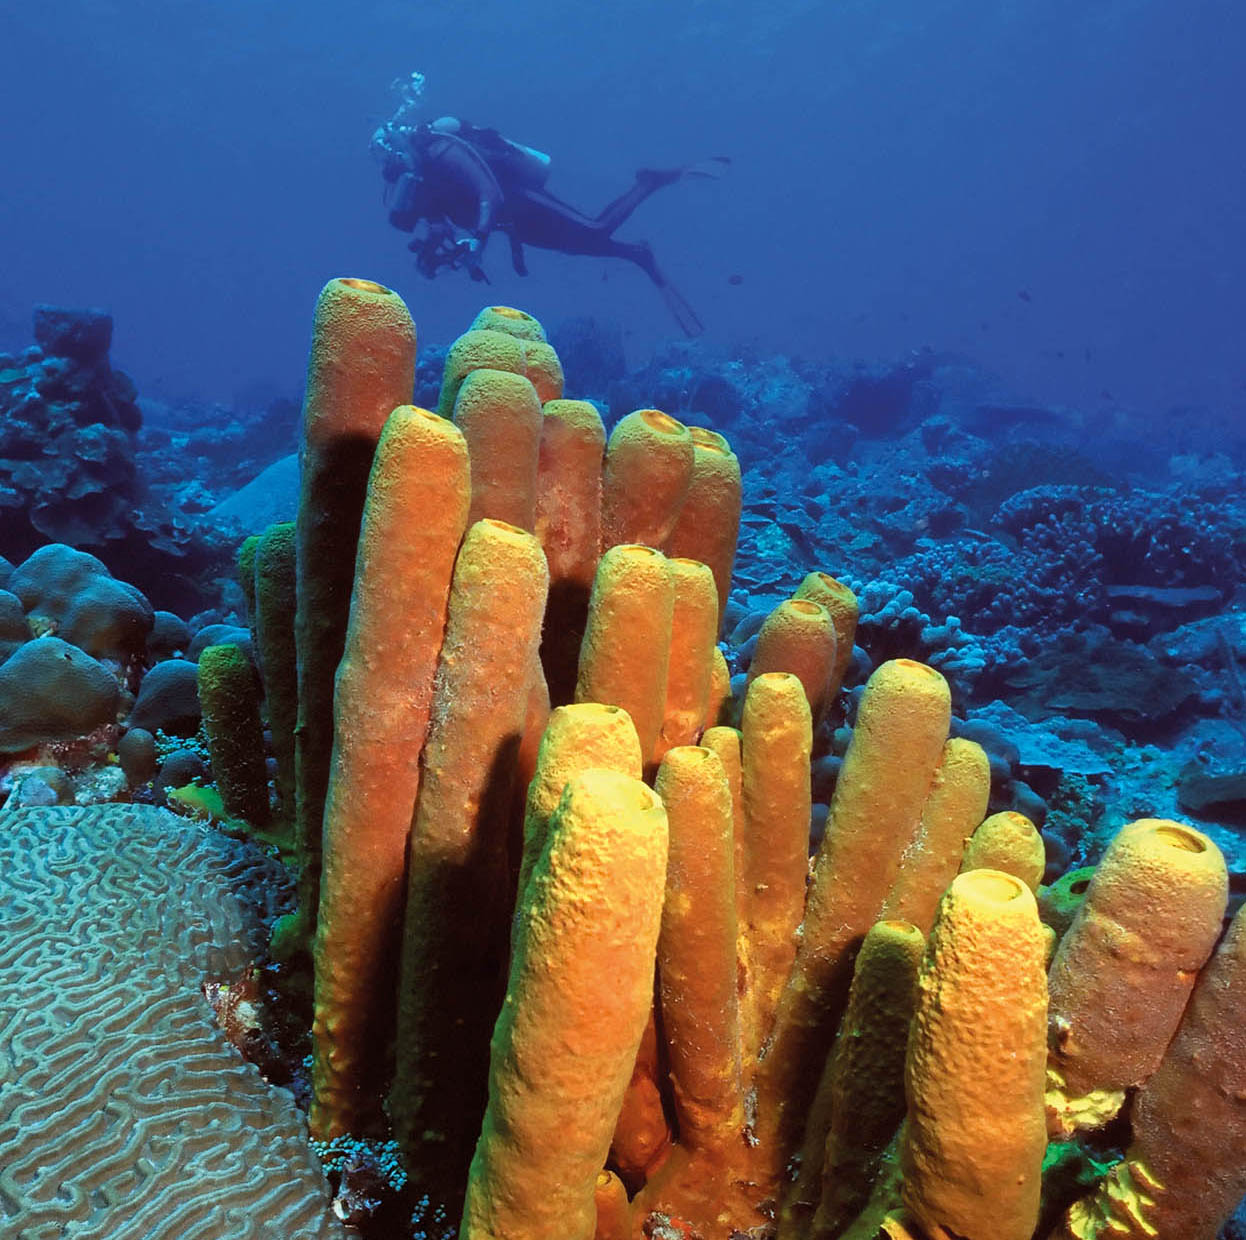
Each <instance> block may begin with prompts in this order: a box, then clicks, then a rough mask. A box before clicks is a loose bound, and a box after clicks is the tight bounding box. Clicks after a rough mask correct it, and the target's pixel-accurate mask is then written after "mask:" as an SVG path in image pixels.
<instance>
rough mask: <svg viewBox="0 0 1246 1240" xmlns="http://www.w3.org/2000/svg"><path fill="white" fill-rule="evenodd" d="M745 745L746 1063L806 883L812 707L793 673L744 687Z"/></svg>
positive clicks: (783, 969)
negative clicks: (746, 688)
mask: <svg viewBox="0 0 1246 1240" xmlns="http://www.w3.org/2000/svg"><path fill="white" fill-rule="evenodd" d="M740 731H741V734H742V738H743V739H742V745H743V809H744V847H743V858H742V860H743V863H744V876H743V880H744V881H743V884H742V890H743V894H744V897H745V904H744V907H743V908H742V909H741V910H740V915H741V920H742V921H743V923H744V939H745V943H746V944H747V948H748V956H747V959H746V962H745V964H746V975H747V991H746V994H745V1005H744V1013H743V1017H742V1026H743V1036H744V1054H745V1059H746V1062H747V1061H750V1060H751V1059H752V1058H753V1057H754V1056H755V1055H756V1054H757V1052H758V1050H759V1048H760V1047H761V1045H762V1043H763V1042H764V1040H765V1037H766V1035H767V1033H768V1032H769V1029H770V1024H771V1022H772V1020H773V1018H774V1010H775V1004H776V1002H777V1001H778V998H779V992H780V991H781V990H782V989H783V984H784V982H785V981H786V980H787V975H788V971H789V970H790V969H791V966H792V960H793V959H794V958H795V955H796V930H797V927H798V926H799V925H800V920H801V914H802V912H803V911H804V906H805V882H806V880H807V878H808V876H809V818H810V811H811V808H812V798H811V793H810V784H809V755H810V751H811V750H812V747H813V728H812V719H811V716H810V713H809V700H808V698H807V697H806V696H805V688H804V686H803V685H802V684H801V682H800V679H799V678H798V677H796V676H794V675H792V674H791V673H790V672H766V673H764V674H763V675H761V676H758V677H757V679H756V680H754V681H753V683H752V684H751V685H749V688H748V693H747V695H746V696H745V698H744V713H743V716H742V718H741V722H740Z"/></svg>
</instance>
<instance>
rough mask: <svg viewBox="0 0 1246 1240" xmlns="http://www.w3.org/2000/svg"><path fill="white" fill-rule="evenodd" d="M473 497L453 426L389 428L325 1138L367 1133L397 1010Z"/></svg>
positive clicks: (356, 687) (406, 417)
mask: <svg viewBox="0 0 1246 1240" xmlns="http://www.w3.org/2000/svg"><path fill="white" fill-rule="evenodd" d="M470 493H471V482H470V478H469V465H468V460H467V445H466V443H464V442H463V436H462V435H461V434H460V433H459V431H458V430H457V428H456V427H454V426H453V425H452V424H451V423H449V422H447V421H445V420H444V419H442V418H439V417H438V416H437V415H436V414H434V413H428V412H427V411H425V410H423V409H416V408H414V407H413V406H410V405H407V406H403V407H401V408H398V409H395V410H394V412H393V414H392V415H391V416H390V418H389V421H388V422H386V424H385V430H384V433H383V434H382V436H381V442H380V444H379V445H378V447H377V450H376V461H375V464H374V465H373V468H372V476H371V479H370V481H369V484H368V504H367V508H366V510H365V512H364V518H363V529H362V531H361V533H360V537H359V556H358V561H357V567H356V574H355V590H354V594H353V596H352V599H351V614H350V629H349V631H348V632H347V636H346V650H345V653H344V654H343V656H342V662H341V666H340V667H339V669H338V673H337V694H336V698H335V701H334V723H335V729H334V746H333V773H332V777H331V779H330V782H329V791H328V797H327V799H326V805H325V824H324V850H325V865H324V883H323V889H322V893H321V900H320V924H319V928H318V930H317V934H316V944H315V966H316V994H315V1017H314V1022H313V1025H312V1049H313V1057H314V1059H313V1067H312V1091H313V1092H312V1105H311V1115H310V1125H311V1130H312V1133H313V1134H314V1135H315V1136H317V1137H321V1138H328V1137H333V1136H337V1135H339V1134H341V1133H345V1132H352V1131H359V1130H360V1127H361V1125H362V1124H363V1122H364V1121H365V1120H366V1119H367V1118H368V1116H369V1114H370V1110H371V1108H372V1107H374V1105H375V1101H376V1098H375V1093H374V1089H375V1086H376V1085H377V1083H378V1082H377V1081H376V1080H375V1079H374V1078H375V1076H376V1075H377V1074H378V1073H380V1074H382V1075H383V1074H384V1067H385V1065H383V1064H382V1063H380V1062H379V1057H378V1056H377V1055H376V1053H375V1049H376V1045H377V1042H378V1040H379V1038H380V1037H381V1036H382V1034H381V1030H383V1028H384V1025H383V1023H381V1024H380V1025H379V1027H378V1021H380V1020H381V1015H380V1014H384V1013H387V1012H390V1011H391V1010H392V993H393V977H392V968H393V964H394V961H395V959H396V951H397V945H398V935H399V931H400V929H401V924H402V908H403V901H404V899H405V896H406V890H405V887H404V885H403V876H404V874H405V869H406V849H407V836H408V833H409V831H410V827H411V814H412V812H413V810H414V807H415V801H416V794H417V791H418V788H419V778H420V776H419V771H420V750H421V748H422V747H423V744H424V737H425V733H426V732H427V729H428V720H429V714H430V711H431V707H432V699H433V677H434V672H435V669H436V666H437V653H438V651H439V650H440V648H441V640H442V634H443V632H444V629H445V622H446V605H447V599H448V597H449V593H450V579H451V573H452V570H453V566H454V557H455V553H456V552H457V550H458V546H459V541H460V540H461V538H462V537H463V530H464V528H465V526H466V522H467V506H468V501H469V498H470Z"/></svg>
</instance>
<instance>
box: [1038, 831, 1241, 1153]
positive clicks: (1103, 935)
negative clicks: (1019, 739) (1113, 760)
mask: <svg viewBox="0 0 1246 1240" xmlns="http://www.w3.org/2000/svg"><path fill="white" fill-rule="evenodd" d="M1227 899H1228V875H1227V872H1226V870H1225V864H1224V857H1223V856H1222V855H1221V852H1220V850H1219V849H1218V848H1217V847H1216V845H1215V844H1214V843H1213V842H1212V841H1211V840H1210V839H1208V837H1207V836H1205V835H1204V834H1203V833H1202V832H1201V831H1196V830H1194V828H1193V827H1188V826H1185V825H1184V824H1182V823H1179V822H1170V821H1168V820H1166V819H1158V818H1144V819H1141V820H1140V821H1138V822H1134V823H1131V824H1130V825H1129V826H1127V827H1124V828H1122V829H1121V831H1120V832H1118V833H1117V835H1116V838H1115V839H1114V840H1113V841H1112V843H1111V844H1110V845H1109V846H1108V849H1107V852H1106V853H1104V856H1103V860H1102V861H1101V862H1100V863H1099V867H1098V869H1097V870H1096V871H1095V875H1094V877H1093V878H1092V879H1091V882H1090V887H1089V889H1088V890H1087V892H1086V899H1085V901H1084V902H1083V903H1082V906H1081V908H1080V909H1079V910H1078V912H1077V915H1076V916H1075V917H1074V919H1073V924H1072V925H1071V926H1070V927H1069V929H1068V932H1067V933H1066V934H1065V936H1064V937H1063V938H1062V939H1061V940H1060V945H1059V947H1057V949H1056V954H1055V958H1054V959H1053V961H1052V963H1051V1019H1050V1030H1049V1041H1050V1052H1051V1062H1050V1076H1051V1079H1050V1090H1049V1096H1048V1103H1049V1116H1048V1118H1049V1123H1050V1125H1051V1131H1052V1134H1053V1136H1054V1135H1056V1134H1061V1135H1067V1134H1068V1133H1071V1132H1073V1131H1076V1130H1077V1129H1078V1128H1082V1127H1095V1126H1098V1125H1099V1124H1102V1123H1104V1122H1106V1121H1107V1120H1108V1119H1110V1118H1111V1117H1112V1115H1113V1114H1115V1112H1116V1110H1117V1109H1118V1108H1119V1106H1120V1104H1121V1102H1123V1100H1124V1091H1125V1090H1127V1089H1129V1088H1130V1087H1132V1086H1135V1085H1141V1084H1142V1082H1143V1081H1145V1080H1146V1079H1147V1077H1149V1076H1150V1075H1151V1073H1152V1072H1154V1071H1155V1069H1156V1068H1157V1067H1159V1063H1160V1059H1161V1058H1162V1056H1163V1054H1164V1048H1165V1047H1166V1046H1167V1045H1168V1043H1169V1042H1170V1041H1171V1039H1172V1035H1173V1033H1174V1032H1175V1031H1176V1028H1177V1022H1178V1021H1179V1020H1180V1019H1181V1013H1182V1010H1183V1009H1184V1008H1185V1005H1186V1002H1187V1000H1188V999H1189V997H1190V990H1191V988H1192V987H1193V985H1194V979H1195V977H1196V976H1197V974H1198V970H1199V969H1200V968H1202V966H1203V964H1204V963H1205V962H1206V960H1207V957H1208V956H1209V955H1210V954H1211V950H1212V948H1213V947H1214V946H1215V942H1216V939H1217V937H1218V936H1219V934H1220V927H1221V921H1222V918H1223V916H1224V909H1225V903H1226V901H1227Z"/></svg>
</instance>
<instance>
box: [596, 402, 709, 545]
mask: <svg viewBox="0 0 1246 1240" xmlns="http://www.w3.org/2000/svg"><path fill="white" fill-rule="evenodd" d="M694 455H695V452H694V449H693V446H692V436H691V435H690V434H689V433H688V428H687V427H686V426H685V425H684V424H683V423H682V422H679V421H677V420H676V419H675V418H672V417H670V416H669V415H668V414H665V413H663V412H662V411H661V410H660V409H638V410H637V411H636V412H635V413H629V414H628V415H627V417H625V418H624V419H623V420H622V421H621V422H620V423H619V424H618V425H617V426H616V427H615V428H614V431H613V432H612V433H611V435H610V442H609V444H608V445H607V447H606V471H605V476H604V479H603V482H602V511H601V535H602V545H603V546H605V547H613V546H616V545H617V544H619V543H643V544H644V545H645V546H647V547H662V546H663V545H664V544H665V543H666V540H667V538H668V536H669V535H670V533H671V531H672V530H673V529H674V527H675V521H676V518H677V517H678V516H679V511H680V509H681V508H682V507H683V504H684V500H685V499H686V498H687V495H688V488H689V487H690V486H691V484H692V466H693V459H694ZM692 558H694V559H695V558H697V557H695V556H694V557H692Z"/></svg>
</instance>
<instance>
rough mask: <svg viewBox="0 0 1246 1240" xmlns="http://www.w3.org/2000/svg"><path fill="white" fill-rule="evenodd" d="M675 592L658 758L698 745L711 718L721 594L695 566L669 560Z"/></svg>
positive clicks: (708, 574)
mask: <svg viewBox="0 0 1246 1240" xmlns="http://www.w3.org/2000/svg"><path fill="white" fill-rule="evenodd" d="M668 563H669V564H670V566H671V581H672V583H673V585H674V590H675V601H674V607H673V609H672V612H671V649H670V655H669V658H668V664H667V667H668V670H667V677H666V710H665V713H664V715H663V719H662V733H661V736H660V738H659V741H658V754H657V756H658V757H661V756H662V754H664V753H665V752H666V751H667V750H668V749H672V748H674V747H675V746H676V745H692V744H695V743H696V740H697V738H698V737H699V736H700V735H701V729H702V727H704V724H705V718H706V715H707V714H708V713H709V700H710V689H711V685H712V681H713V676H714V654H715V652H716V651H717V650H718V646H717V641H716V639H717V636H718V594H717V591H716V590H715V589H714V575H713V573H711V572H710V570H709V569H708V568H707V567H706V566H705V565H704V564H702V563H700V562H699V561H697V560H679V559H674V560H669V561H668Z"/></svg>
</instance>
